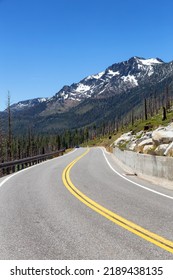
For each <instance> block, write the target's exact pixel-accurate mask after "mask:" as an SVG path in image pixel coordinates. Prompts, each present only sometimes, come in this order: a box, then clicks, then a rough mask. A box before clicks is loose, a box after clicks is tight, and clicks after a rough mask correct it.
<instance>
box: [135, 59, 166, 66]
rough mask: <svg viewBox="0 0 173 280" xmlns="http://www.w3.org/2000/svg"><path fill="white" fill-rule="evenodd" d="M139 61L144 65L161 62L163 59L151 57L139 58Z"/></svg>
mask: <svg viewBox="0 0 173 280" xmlns="http://www.w3.org/2000/svg"><path fill="white" fill-rule="evenodd" d="M139 61H140V62H141V63H142V64H143V65H153V64H161V63H163V61H161V60H160V59H158V58H150V59H139Z"/></svg>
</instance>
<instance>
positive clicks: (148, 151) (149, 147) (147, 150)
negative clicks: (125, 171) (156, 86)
mask: <svg viewBox="0 0 173 280" xmlns="http://www.w3.org/2000/svg"><path fill="white" fill-rule="evenodd" d="M152 151H154V146H153V145H146V146H144V147H143V153H144V154H151V152H152Z"/></svg>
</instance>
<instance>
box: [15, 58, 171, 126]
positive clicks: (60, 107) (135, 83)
mask: <svg viewBox="0 0 173 280" xmlns="http://www.w3.org/2000/svg"><path fill="white" fill-rule="evenodd" d="M169 84H170V85H172V84H173V62H172V61H171V62H168V63H166V62H164V61H162V60H161V59H160V58H149V59H145V58H143V57H137V56H135V57H131V58H130V59H129V60H126V61H123V62H119V63H114V64H112V65H111V66H109V67H107V68H106V69H105V70H104V71H102V72H99V73H97V74H94V75H89V76H87V77H85V78H84V79H82V80H80V81H79V82H78V83H73V84H71V85H70V86H68V85H65V86H64V87H62V89H60V90H59V91H58V92H57V93H55V95H53V96H52V97H51V98H35V99H31V100H25V101H20V102H18V103H16V104H13V105H11V110H12V112H13V115H14V118H15V119H16V120H19V118H21V116H22V117H23V118H24V119H25V120H26V122H27V118H28V121H32V123H33V125H34V126H36V124H38V127H39V125H40V129H41V130H45V128H44V123H46V124H47V125H48V126H50V127H51V128H52V129H55V130H56V129H59V128H58V127H61V129H63V123H64V129H65V128H75V127H77V126H79V127H80V126H86V125H89V124H91V123H93V122H99V121H103V119H104V118H105V120H109V118H120V116H121V115H124V114H125V113H126V111H127V113H128V111H129V110H131V109H132V108H133V107H135V106H137V104H140V103H141V101H142V99H143V98H144V97H147V96H148V95H149V91H151V89H152V91H154V90H156V89H157V91H158V92H160V91H161V90H163V88H164V87H165V86H166V85H169ZM123 106H126V111H125V108H124V107H123ZM114 110H115V111H114ZM102 114H104V116H103V115H102ZM17 122H18V123H19V121H17ZM26 122H25V123H26ZM20 123H22V121H21V122H20Z"/></svg>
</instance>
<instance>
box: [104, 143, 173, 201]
mask: <svg viewBox="0 0 173 280" xmlns="http://www.w3.org/2000/svg"><path fill="white" fill-rule="evenodd" d="M100 149H101V150H102V153H103V156H104V158H105V160H106V162H107V164H108V165H109V167H110V169H111V170H112V171H113V172H115V173H116V174H117V175H118V176H120V177H121V178H123V179H124V180H126V181H128V182H130V183H132V184H134V185H136V186H138V187H140V188H142V189H145V190H147V191H150V192H152V193H155V194H157V195H161V196H164V197H166V198H169V199H172V200H173V197H172V196H169V195H166V194H164V193H161V192H157V191H155V190H152V189H150V188H147V187H145V186H143V185H141V184H138V183H136V182H133V181H131V180H130V179H128V178H126V177H125V176H123V175H122V174H120V173H119V172H117V171H116V170H115V169H114V168H113V167H112V165H111V164H110V162H109V161H108V159H107V157H106V155H105V152H104V150H103V148H100Z"/></svg>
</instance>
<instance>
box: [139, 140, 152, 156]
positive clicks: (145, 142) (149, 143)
mask: <svg viewBox="0 0 173 280" xmlns="http://www.w3.org/2000/svg"><path fill="white" fill-rule="evenodd" d="M148 145H150V146H151V145H152V146H153V141H152V138H148V139H145V140H143V141H141V142H140V143H139V144H138V145H137V147H136V151H137V152H138V153H143V149H144V147H145V146H148Z"/></svg>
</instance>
